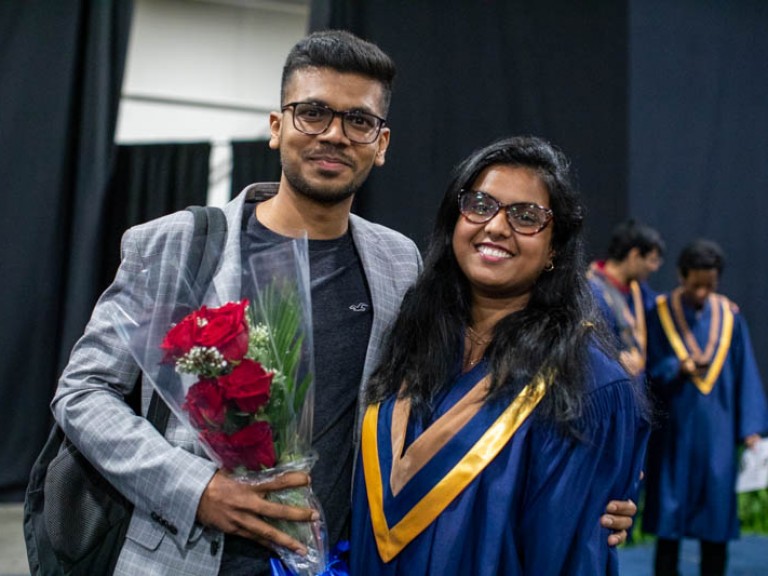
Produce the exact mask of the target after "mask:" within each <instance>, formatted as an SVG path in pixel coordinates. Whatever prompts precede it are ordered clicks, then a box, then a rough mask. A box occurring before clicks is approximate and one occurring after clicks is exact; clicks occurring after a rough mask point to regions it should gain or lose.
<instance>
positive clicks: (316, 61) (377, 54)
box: [280, 30, 395, 116]
mask: <svg viewBox="0 0 768 576" xmlns="http://www.w3.org/2000/svg"><path fill="white" fill-rule="evenodd" d="M304 68H330V69H332V70H336V71H337V72H345V73H352V74H360V75H362V76H367V77H368V78H371V79H372V80H376V81H378V82H379V83H381V86H382V88H383V101H382V103H381V104H382V113H383V114H384V115H385V116H386V114H387V112H388V110H389V101H390V98H391V96H392V82H393V81H394V79H395V63H394V62H393V61H392V59H391V58H390V57H389V56H387V55H386V54H385V53H384V51H383V50H382V49H381V48H379V47H378V46H376V45H375V44H373V43H371V42H368V41H366V40H363V39H362V38H358V37H357V36H355V35H354V34H352V33H351V32H347V31H346V30H323V31H322V32H313V33H312V34H310V35H309V36H306V37H304V38H302V39H301V40H299V41H298V42H297V43H296V45H295V46H294V47H293V48H292V49H291V51H290V52H289V53H288V57H287V58H286V60H285V65H284V66H283V78H282V83H281V87H280V103H281V104H285V90H286V86H287V85H288V82H289V81H290V79H291V76H292V75H293V73H294V72H295V71H297V70H302V69H304Z"/></svg>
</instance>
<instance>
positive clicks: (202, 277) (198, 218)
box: [139, 206, 227, 434]
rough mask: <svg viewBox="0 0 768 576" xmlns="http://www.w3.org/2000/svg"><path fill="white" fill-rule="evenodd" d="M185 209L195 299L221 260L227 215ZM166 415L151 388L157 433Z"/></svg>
mask: <svg viewBox="0 0 768 576" xmlns="http://www.w3.org/2000/svg"><path fill="white" fill-rule="evenodd" d="M187 210H189V211H190V212H192V215H193V216H194V218H195V230H194V233H193V235H192V245H191V247H190V252H189V258H188V260H187V264H188V266H189V271H190V278H192V279H193V290H196V291H197V292H198V293H197V294H195V296H196V297H197V300H198V301H199V300H201V299H202V298H203V296H204V295H205V291H206V290H207V289H208V286H209V284H210V283H211V281H212V280H213V275H214V273H215V272H216V268H217V267H218V265H219V263H220V262H221V255H222V253H223V252H224V244H225V241H226V237H227V234H226V232H227V218H226V216H225V215H224V212H223V211H222V210H221V209H220V208H216V207H215V206H189V207H188V208H187ZM200 238H205V242H201V241H200V240H199V239H200ZM139 387H140V385H139ZM170 415H171V410H170V408H168V405H167V404H166V403H165V402H163V401H162V399H161V398H160V396H159V395H158V393H157V391H155V390H153V391H152V399H151V400H150V401H149V410H148V411H147V420H149V421H150V422H151V423H152V424H153V425H154V426H155V428H157V430H158V431H159V432H160V433H161V434H164V433H165V429H166V427H167V426H168V418H169V417H170Z"/></svg>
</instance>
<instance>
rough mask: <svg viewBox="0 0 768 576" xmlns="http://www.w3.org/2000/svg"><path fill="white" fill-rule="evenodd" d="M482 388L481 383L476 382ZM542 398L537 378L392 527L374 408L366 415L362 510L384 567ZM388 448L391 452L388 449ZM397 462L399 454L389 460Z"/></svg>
mask: <svg viewBox="0 0 768 576" xmlns="http://www.w3.org/2000/svg"><path fill="white" fill-rule="evenodd" d="M481 382H482V381H481ZM545 393H546V385H545V382H544V378H543V377H541V376H537V377H536V378H535V379H534V381H533V382H531V383H530V384H528V386H526V387H525V388H524V389H523V390H522V391H521V392H520V394H519V395H518V396H517V398H515V400H514V401H513V402H512V403H511V404H510V405H509V406H508V407H507V408H506V409H505V410H504V412H502V414H501V415H500V416H499V417H498V418H497V419H496V421H495V422H494V423H493V424H492V425H491V426H490V427H489V428H488V430H486V431H485V433H484V434H483V435H482V437H481V438H480V439H479V440H478V441H477V442H476V443H475V445H474V446H473V447H472V448H471V449H470V450H469V451H468V452H467V453H466V454H465V455H464V457H463V458H462V459H461V460H460V461H459V462H458V463H457V464H456V465H455V466H454V467H453V468H452V469H451V470H450V472H448V474H446V475H445V477H444V478H442V479H441V480H440V481H439V482H438V483H437V484H436V485H435V486H434V487H433V488H432V489H431V490H430V491H429V492H428V493H427V494H426V495H425V496H424V497H423V498H422V499H421V500H420V501H419V502H418V503H417V504H416V505H415V506H414V507H413V508H412V509H411V510H410V511H409V512H408V513H407V514H406V515H405V516H404V517H403V518H402V519H401V520H400V521H399V522H398V523H397V524H395V526H393V527H392V528H390V527H389V526H388V525H387V519H386V516H385V514H384V488H383V479H382V478H381V467H380V465H379V450H378V438H377V436H378V432H377V429H378V418H379V405H378V404H376V405H373V406H370V407H369V408H368V410H366V413H365V417H364V419H363V432H362V457H363V471H364V474H365V486H366V489H367V491H368V506H369V508H370V511H371V523H372V525H373V533H374V536H375V537H376V546H377V548H378V550H379V555H380V556H381V559H382V560H383V561H384V562H389V561H390V560H392V559H393V558H394V557H395V556H397V555H398V554H399V553H400V551H402V549H403V548H405V547H406V546H407V545H408V544H409V543H410V542H411V541H413V540H414V539H415V538H416V537H417V536H418V535H419V534H421V533H422V532H423V531H424V530H425V529H426V528H427V527H428V526H429V525H430V524H431V523H432V522H434V521H435V519H436V518H437V517H438V516H439V515H440V514H441V513H442V512H443V510H445V508H446V507H447V506H448V505H449V504H450V503H451V502H452V501H453V500H454V499H455V498H456V497H457V496H458V495H459V494H460V493H461V492H462V491H463V490H464V489H465V488H466V487H467V486H468V485H469V484H470V483H471V482H472V481H473V480H474V479H475V478H476V477H477V476H478V475H479V474H480V473H481V472H482V471H483V470H484V469H485V467H486V466H488V464H490V463H491V462H492V461H493V459H494V458H495V457H496V456H497V455H498V453H499V452H500V451H501V450H502V449H503V448H504V446H506V444H507V443H508V442H509V440H510V439H511V438H512V436H513V435H514V434H515V432H516V431H517V429H518V428H519V427H520V426H521V425H522V423H523V422H524V421H525V420H526V418H528V416H529V415H530V414H531V413H532V412H533V410H534V408H536V406H537V405H538V404H539V402H540V401H541V399H542V398H543V397H544V394H545ZM393 448H394V447H393ZM393 457H395V458H397V457H399V454H396V453H395V454H393Z"/></svg>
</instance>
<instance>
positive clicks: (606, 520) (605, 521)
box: [603, 518, 613, 526]
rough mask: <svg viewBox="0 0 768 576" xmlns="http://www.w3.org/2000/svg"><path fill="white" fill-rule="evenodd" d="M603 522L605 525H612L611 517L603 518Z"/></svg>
mask: <svg viewBox="0 0 768 576" xmlns="http://www.w3.org/2000/svg"><path fill="white" fill-rule="evenodd" d="M603 524H604V525H605V526H613V518H605V519H604V520H603Z"/></svg>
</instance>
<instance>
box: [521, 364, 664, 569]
mask: <svg viewBox="0 0 768 576" xmlns="http://www.w3.org/2000/svg"><path fill="white" fill-rule="evenodd" d="M636 398H637V397H636V392H635V390H634V389H633V386H632V384H630V382H629V381H628V380H626V379H620V380H616V381H613V382H610V383H608V384H606V385H604V386H602V387H600V388H598V389H597V390H594V391H593V392H591V393H590V394H589V395H588V396H587V397H586V399H585V404H584V413H583V416H582V418H581V420H580V422H579V426H578V428H579V435H580V438H574V437H571V436H565V435H564V434H563V433H561V432H560V431H558V430H557V429H556V428H554V427H553V426H551V425H540V426H536V427H535V429H536V431H535V432H534V433H533V435H532V441H531V442H530V443H529V454H528V458H527V460H528V461H527V463H526V464H527V466H528V472H527V474H526V476H527V478H526V489H525V502H524V505H523V506H522V510H523V514H522V521H521V522H520V524H519V534H518V535H517V538H516V541H517V545H518V546H519V549H520V555H521V558H522V560H523V573H524V574H531V575H533V574H569V575H594V574H617V573H618V558H617V555H616V550H615V548H610V547H609V546H608V543H607V541H608V535H609V530H608V529H607V528H603V527H602V526H600V522H599V519H600V516H601V515H602V514H603V513H604V510H605V507H606V505H607V504H608V502H609V501H610V500H613V499H620V500H626V499H629V498H631V499H633V500H635V501H636V500H637V490H638V485H639V476H640V471H641V468H642V463H643V459H644V455H645V447H646V443H647V440H648V433H649V426H648V422H647V420H646V419H645V418H644V417H643V416H642V415H641V413H640V411H639V408H638V404H637V401H636ZM553 549H557V550H562V551H563V553H558V554H553V553H552V550H553Z"/></svg>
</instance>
